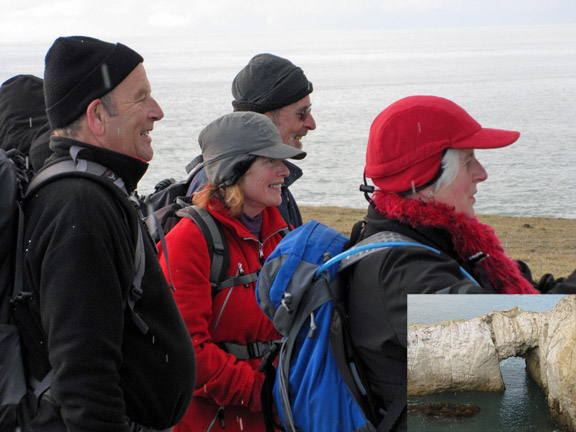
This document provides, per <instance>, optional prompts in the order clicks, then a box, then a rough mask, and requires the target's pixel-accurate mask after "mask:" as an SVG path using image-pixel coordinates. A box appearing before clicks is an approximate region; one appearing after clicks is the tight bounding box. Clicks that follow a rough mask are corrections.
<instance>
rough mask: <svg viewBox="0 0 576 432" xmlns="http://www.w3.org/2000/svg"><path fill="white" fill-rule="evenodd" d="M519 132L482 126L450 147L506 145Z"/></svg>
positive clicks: (476, 147) (513, 140)
mask: <svg viewBox="0 0 576 432" xmlns="http://www.w3.org/2000/svg"><path fill="white" fill-rule="evenodd" d="M519 136H520V132H516V131H510V130H504V129H490V128H482V129H480V130H479V131H478V132H476V133H475V134H474V135H472V136H471V137H469V138H466V139H465V140H462V141H459V142H456V143H453V144H452V145H451V146H450V147H451V148H455V149H491V148H500V147H506V146H508V145H510V144H512V143H513V142H515V141H516V140H517V139H518V137H519Z"/></svg>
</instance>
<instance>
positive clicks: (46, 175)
mask: <svg viewBox="0 0 576 432" xmlns="http://www.w3.org/2000/svg"><path fill="white" fill-rule="evenodd" d="M77 151H79V148H74V147H73V150H71V155H72V158H73V159H74V160H72V159H65V160H61V161H57V162H55V163H53V164H50V165H48V166H46V167H44V168H43V169H42V170H40V171H39V172H38V173H37V174H36V175H34V172H33V170H32V169H31V168H30V167H29V164H28V158H27V157H26V156H24V155H23V154H22V153H20V152H19V151H17V150H9V151H8V152H6V151H4V150H2V149H0V232H2V233H3V235H2V236H1V237H0V258H1V260H0V265H1V267H0V371H1V373H0V430H2V431H4V430H7V431H8V430H16V428H17V427H20V430H22V431H26V430H28V429H27V428H28V423H29V421H30V418H31V417H32V416H33V415H34V413H35V411H36V408H37V403H38V401H39V399H40V397H41V396H42V395H43V394H45V393H46V392H47V391H49V387H50V382H51V378H52V371H50V372H49V373H48V374H47V375H46V376H45V377H44V378H43V379H42V380H40V382H38V383H36V384H35V386H34V387H33V388H32V387H31V385H30V383H29V382H28V380H27V379H26V375H25V368H24V361H23V357H22V351H21V348H20V347H21V344H20V334H19V330H18V327H17V326H16V324H15V321H14V316H13V315H14V304H15V303H20V302H25V301H26V300H27V299H28V298H30V296H31V294H30V293H27V292H25V291H24V289H23V273H24V268H23V258H24V242H23V237H24V212H23V204H24V201H25V199H26V196H28V195H29V194H32V193H33V192H34V191H37V190H38V189H39V188H40V187H42V186H43V185H45V184H46V183H47V182H49V181H53V180H56V179H58V178H61V177H65V176H81V177H86V178H90V179H92V180H94V181H97V182H99V183H101V184H103V185H105V186H106V187H108V188H109V189H110V190H111V191H113V193H115V194H127V192H126V191H125V190H124V191H121V189H120V184H119V182H117V183H116V185H114V183H113V182H114V180H115V179H114V175H113V173H112V172H111V171H110V170H108V169H107V168H105V167H103V166H102V165H99V164H97V163H94V162H90V161H84V160H81V159H76V158H75V154H76V153H77ZM117 186H118V187H117ZM126 219H127V223H129V222H128V218H126ZM140 225H141V224H138V229H137V233H138V237H137V239H135V251H136V253H135V267H136V269H137V271H136V275H135V276H134V280H133V286H132V289H131V290H130V293H129V296H128V298H127V299H126V306H127V307H129V308H130V310H131V313H132V318H133V321H134V323H135V324H136V325H137V326H138V327H139V329H140V330H141V331H142V332H143V333H144V334H145V333H146V332H147V331H148V326H147V325H146V323H145V322H144V321H143V320H142V319H141V318H140V316H139V315H138V314H137V313H136V311H135V310H134V307H135V304H136V301H137V299H138V298H139V295H140V294H141V286H140V285H141V281H142V276H143V274H144V268H145V261H144V260H145V258H144V243H143V230H142V229H141V227H140Z"/></svg>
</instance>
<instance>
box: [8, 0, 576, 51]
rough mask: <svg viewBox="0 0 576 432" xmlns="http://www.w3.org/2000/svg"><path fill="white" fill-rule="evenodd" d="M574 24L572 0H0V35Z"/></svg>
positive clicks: (36, 37)
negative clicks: (0, 7)
mask: <svg viewBox="0 0 576 432" xmlns="http://www.w3.org/2000/svg"><path fill="white" fill-rule="evenodd" d="M563 23H576V0H289V1H278V0H164V1H163V0H155V1H151V0H90V1H89V0H2V13H0V42H1V43H12V42H16V41H23V42H28V41H40V42H43V43H45V42H46V41H47V40H54V39H55V38H56V37H58V36H63V35H73V34H76V35H78V34H82V35H90V36H95V37H100V38H104V39H121V38H122V37H126V36H130V37H133V36H141V35H150V36H162V35H166V34H170V35H187V34H193V33H194V32H204V33H212V32H259V31H278V32H289V31H298V30H313V29H318V30H334V29H378V28H415V27H455V26H464V27H466V26H477V25H483V26H486V25H534V24H563Z"/></svg>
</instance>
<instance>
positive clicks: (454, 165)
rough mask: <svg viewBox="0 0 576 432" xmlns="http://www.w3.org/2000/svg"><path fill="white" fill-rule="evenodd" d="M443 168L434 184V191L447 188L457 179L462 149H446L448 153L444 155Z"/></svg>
mask: <svg viewBox="0 0 576 432" xmlns="http://www.w3.org/2000/svg"><path fill="white" fill-rule="evenodd" d="M442 169H443V171H442V175H440V178H438V180H437V181H436V183H434V184H433V185H432V190H433V191H434V192H438V191H440V190H442V189H445V188H447V187H448V186H450V185H451V184H452V183H453V182H454V180H455V179H456V176H457V175H458V170H459V169H460V150H458V149H447V150H446V153H445V154H444V156H443V157H442Z"/></svg>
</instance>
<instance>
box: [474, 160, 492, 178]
mask: <svg viewBox="0 0 576 432" xmlns="http://www.w3.org/2000/svg"><path fill="white" fill-rule="evenodd" d="M487 178H488V173H487V172H486V170H485V169H484V166H482V164H481V163H480V162H479V161H478V160H475V164H474V171H473V174H472V180H473V181H474V183H481V182H483V181H485V180H486V179H487Z"/></svg>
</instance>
